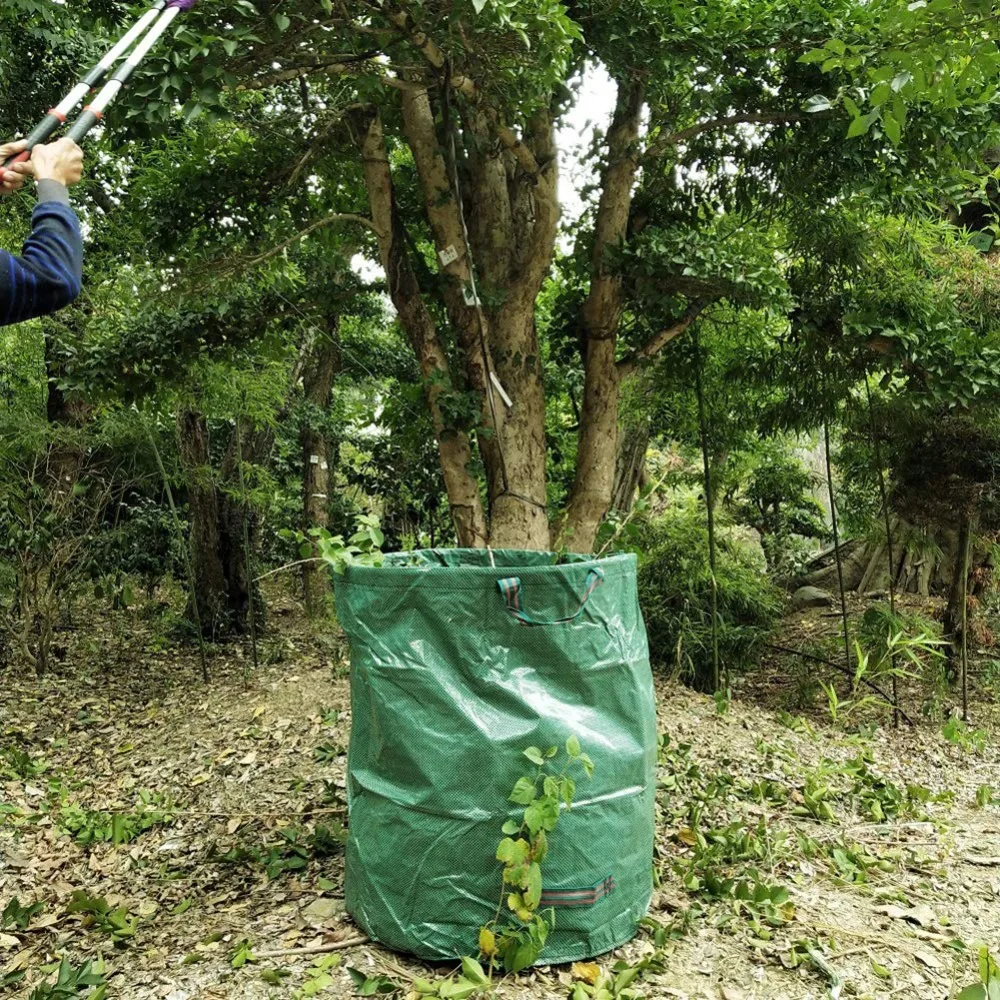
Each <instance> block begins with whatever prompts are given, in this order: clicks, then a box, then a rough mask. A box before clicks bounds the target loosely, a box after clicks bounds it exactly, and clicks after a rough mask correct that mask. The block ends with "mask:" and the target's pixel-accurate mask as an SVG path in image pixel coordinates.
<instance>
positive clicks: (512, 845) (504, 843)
mask: <svg viewBox="0 0 1000 1000" xmlns="http://www.w3.org/2000/svg"><path fill="white" fill-rule="evenodd" d="M530 850H531V848H530V846H529V844H528V842H527V841H526V840H511V838H510V837H504V839H503V840H501V841H500V843H499V845H498V846H497V861H501V862H503V864H505V865H520V864H523V863H524V862H525V861H526V860H527V858H528V854H529V852H530Z"/></svg>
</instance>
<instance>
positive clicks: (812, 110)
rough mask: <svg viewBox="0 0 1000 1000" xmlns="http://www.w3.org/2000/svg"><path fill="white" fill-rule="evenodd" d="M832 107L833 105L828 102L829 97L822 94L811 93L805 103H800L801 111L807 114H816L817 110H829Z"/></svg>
mask: <svg viewBox="0 0 1000 1000" xmlns="http://www.w3.org/2000/svg"><path fill="white" fill-rule="evenodd" d="M832 107H833V105H832V104H831V103H830V98H829V97H824V96H823V95H822V94H815V95H813V96H812V97H810V98H809V100H807V101H806V102H805V104H803V105H802V109H803V111H806V112H808V113H809V114H816V112H818V111H829V110H830V108H832Z"/></svg>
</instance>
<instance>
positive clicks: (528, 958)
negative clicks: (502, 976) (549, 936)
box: [505, 941, 541, 972]
mask: <svg viewBox="0 0 1000 1000" xmlns="http://www.w3.org/2000/svg"><path fill="white" fill-rule="evenodd" d="M540 951H541V949H540V948H539V947H538V945H537V944H535V942H534V941H525V942H524V943H523V944H521V945H518V948H517V950H516V951H515V952H514V954H513V956H512V957H511V959H510V961H509V962H507V963H505V964H506V966H507V971H508V972H522V971H523V970H524V969H527V968H529V967H530V966H532V965H534V964H535V962H537V961H538V955H539V952H540Z"/></svg>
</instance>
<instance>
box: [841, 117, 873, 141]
mask: <svg viewBox="0 0 1000 1000" xmlns="http://www.w3.org/2000/svg"><path fill="white" fill-rule="evenodd" d="M869 128H871V120H870V119H869V117H868V115H862V116H861V117H860V118H855V119H854V121H852V122H851V126H850V128H848V130H847V138H848V139H856V138H857V137H858V136H861V135H865V134H866V133H867V131H868V129H869Z"/></svg>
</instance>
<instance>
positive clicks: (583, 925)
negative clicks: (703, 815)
mask: <svg viewBox="0 0 1000 1000" xmlns="http://www.w3.org/2000/svg"><path fill="white" fill-rule="evenodd" d="M492 556H493V560H494V561H495V565H491V562H490V554H489V553H488V552H486V551H483V550H462V549H449V550H432V551H424V552H414V553H401V554H397V555H394V556H390V557H388V558H387V560H386V565H384V566H382V567H378V568H371V567H353V568H348V570H347V572H346V574H345V575H344V576H343V577H342V578H339V579H338V580H337V585H336V600H337V612H338V615H339V617H340V621H341V624H342V626H343V628H344V630H345V632H346V633H347V636H348V639H349V640H350V645H351V706H352V731H351V745H350V752H349V756H348V783H347V784H348V802H349V806H350V823H349V830H350V834H349V837H348V842H347V872H346V897H347V908H348V910H349V912H350V913H351V915H352V916H353V917H354V919H355V920H356V921H357V922H358V923H359V924H360V925H361V927H362V928H364V930H365V931H366V932H367V933H368V934H369V935H370V936H371V937H372V938H374V939H375V940H377V941H380V942H382V943H383V944H385V945H387V946H389V947H391V948H395V949H398V950H401V951H408V952H413V953H414V954H416V955H419V956H420V957H422V958H425V959H431V960H439V959H451V958H455V957H458V956H460V955H467V954H474V953H475V952H476V950H477V945H476V941H477V936H478V930H479V927H480V926H481V925H482V924H484V923H486V922H488V921H489V920H491V919H492V918H493V917H494V915H495V913H496V908H497V902H498V900H499V898H500V890H501V879H500V871H501V865H500V864H499V863H498V862H497V861H496V849H497V844H498V843H499V841H500V839H501V838H502V834H501V832H500V828H501V826H502V825H503V823H504V821H505V820H507V819H509V818H512V817H514V816H515V815H517V816H518V818H519V813H520V810H519V809H517V807H514V806H512V805H511V804H510V803H508V801H507V796H508V795H509V794H510V790H511V788H512V786H513V784H514V782H515V781H516V779H517V778H518V777H519V776H520V775H522V774H525V773H528V771H530V765H529V766H527V767H526V766H525V765H526V761H525V759H524V757H523V756H522V751H523V750H524V749H525V748H526V747H529V746H538V747H543V748H544V747H549V746H558V747H562V746H564V745H565V742H566V739H567V737H568V736H570V735H574V734H575V735H576V736H577V737H578V738H579V740H580V743H581V746H582V747H583V749H584V751H585V752H586V753H587V754H589V755H590V757H591V758H592V759H593V761H594V776H593V778H592V779H591V780H589V781H588V780H587V779H585V778H584V777H583V776H582V775H581V776H579V780H578V781H577V792H576V801H575V802H574V805H573V808H572V810H570V811H564V812H563V814H562V816H561V817H560V820H559V824H558V826H557V827H556V829H555V831H554V833H553V834H552V837H551V841H550V850H549V855H548V857H547V858H546V860H545V863H544V864H543V866H542V870H543V880H544V891H545V894H546V895H545V899H546V901H551V902H553V903H555V904H556V909H555V911H554V912H555V916H556V926H555V930H554V931H553V933H552V934H551V935H550V936H549V940H548V943H547V945H546V947H545V949H544V951H543V952H542V956H541V959H540V961H542V962H546V963H555V962H568V961H575V960H578V959H583V958H589V957H592V956H594V955H599V954H602V953H604V952H606V951H609V950H611V949H612V948H615V947H617V946H618V945H620V944H623V943H624V942H625V941H627V940H629V938H631V937H632V936H633V935H634V934H635V932H636V928H637V925H638V922H639V920H640V919H641V918H642V917H643V915H644V914H645V912H646V909H647V907H648V905H649V901H650V897H651V895H652V889H653V885H652V857H653V801H654V784H655V765H656V745H657V739H656V714H655V701H654V697H653V682H652V675H651V673H650V668H649V653H648V648H647V644H646V631H645V628H644V626H643V623H642V618H641V615H640V612H639V605H638V595H637V591H636V562H635V558H634V557H633V556H628V555H624V556H613V557H611V558H608V559H602V560H587V559H585V558H583V557H573V556H570V557H565V556H564V557H559V556H556V555H554V554H552V553H543V552H517V551H497V550H495V551H494V552H493V554H492ZM593 569H600V571H601V574H602V575H603V579H602V581H601V582H600V585H599V586H596V587H595V588H594V589H593V591H592V593H591V594H590V596H589V597H588V598H587V601H586V605H585V607H584V609H583V611H582V613H580V614H579V615H578V616H577V617H575V618H574V619H573V620H571V621H559V619H566V618H567V616H569V615H572V614H573V613H574V611H576V609H577V608H578V607H579V605H580V602H581V599H582V598H583V596H584V594H585V592H586V584H587V581H588V574H589V573H590V571H591V570H593ZM514 576H516V577H518V578H519V579H520V594H519V600H520V604H521V607H523V608H524V609H525V611H528V612H530V615H531V618H532V619H533V621H535V622H544V621H552V622H558V624H552V625H545V624H540V625H534V626H525V625H524V624H523V623H522V622H520V621H518V619H517V618H516V617H515V616H514V615H513V614H511V612H510V611H509V610H508V608H507V606H506V604H505V602H504V598H503V595H502V593H501V591H500V589H499V588H498V586H497V583H498V581H499V580H501V579H504V578H509V577H514ZM589 579H591V580H592V579H593V576H591V577H589Z"/></svg>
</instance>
